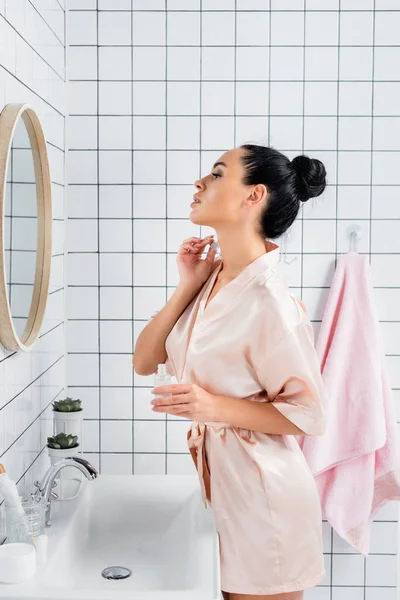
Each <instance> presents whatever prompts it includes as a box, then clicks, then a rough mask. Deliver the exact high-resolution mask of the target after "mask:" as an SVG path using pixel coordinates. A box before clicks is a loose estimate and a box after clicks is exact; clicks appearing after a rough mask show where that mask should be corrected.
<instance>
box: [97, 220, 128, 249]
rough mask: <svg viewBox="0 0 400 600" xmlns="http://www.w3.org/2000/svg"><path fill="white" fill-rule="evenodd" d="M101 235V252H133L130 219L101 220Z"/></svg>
mask: <svg viewBox="0 0 400 600" xmlns="http://www.w3.org/2000/svg"><path fill="white" fill-rule="evenodd" d="M99 235H100V252H132V221H131V220H130V219H101V220H100V221H99Z"/></svg>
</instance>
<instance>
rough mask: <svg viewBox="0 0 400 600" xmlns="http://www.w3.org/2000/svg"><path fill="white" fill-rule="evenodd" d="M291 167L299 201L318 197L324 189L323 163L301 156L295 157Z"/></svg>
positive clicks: (324, 174) (324, 173)
mask: <svg viewBox="0 0 400 600" xmlns="http://www.w3.org/2000/svg"><path fill="white" fill-rule="evenodd" d="M291 165H292V167H293V169H294V171H295V174H296V190H297V195H298V197H299V199H300V200H301V201H302V202H306V201H307V200H308V199H309V198H315V197H316V196H320V195H321V194H322V192H323V191H324V189H325V187H326V171H325V167H324V165H323V163H322V162H321V161H320V160H318V159H316V158H309V157H308V156H304V155H303V154H302V155H300V156H296V158H294V159H293V160H292V162H291Z"/></svg>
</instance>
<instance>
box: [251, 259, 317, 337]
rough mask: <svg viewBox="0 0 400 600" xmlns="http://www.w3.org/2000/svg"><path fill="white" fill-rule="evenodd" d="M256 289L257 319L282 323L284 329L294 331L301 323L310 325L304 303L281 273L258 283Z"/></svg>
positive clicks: (277, 272) (275, 273)
mask: <svg viewBox="0 0 400 600" xmlns="http://www.w3.org/2000/svg"><path fill="white" fill-rule="evenodd" d="M255 288H256V294H255V298H256V299H257V311H256V317H257V319H265V320H267V321H268V322H269V323H272V322H275V323H276V324H278V323H281V326H282V328H283V329H292V328H293V327H296V326H297V325H300V324H301V323H304V324H308V323H309V318H308V312H307V308H306V306H305V304H304V302H303V301H302V300H301V299H300V298H299V297H298V296H297V295H296V294H294V293H293V292H291V291H290V289H289V288H288V286H287V284H286V282H285V280H284V279H283V277H282V276H281V274H280V273H279V271H275V272H274V273H273V274H272V275H271V277H269V278H268V279H266V280H258V281H256V282H255Z"/></svg>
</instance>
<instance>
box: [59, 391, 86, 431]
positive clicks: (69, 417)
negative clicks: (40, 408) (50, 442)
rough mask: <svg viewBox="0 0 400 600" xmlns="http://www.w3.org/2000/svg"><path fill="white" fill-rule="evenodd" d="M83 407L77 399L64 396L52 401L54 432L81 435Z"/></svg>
mask: <svg viewBox="0 0 400 600" xmlns="http://www.w3.org/2000/svg"><path fill="white" fill-rule="evenodd" d="M82 420H83V409H82V403H81V401H80V400H79V399H74V398H68V397H67V398H64V399H63V400H56V401H55V402H53V421H54V434H55V435H57V434H58V433H66V434H68V433H70V434H74V435H79V436H81V433H82Z"/></svg>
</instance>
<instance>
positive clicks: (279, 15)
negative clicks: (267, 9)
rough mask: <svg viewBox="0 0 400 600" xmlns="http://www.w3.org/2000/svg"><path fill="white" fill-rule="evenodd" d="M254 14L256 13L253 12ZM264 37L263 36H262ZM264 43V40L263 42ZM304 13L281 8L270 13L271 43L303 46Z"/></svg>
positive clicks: (273, 44)
mask: <svg viewBox="0 0 400 600" xmlns="http://www.w3.org/2000/svg"><path fill="white" fill-rule="evenodd" d="M254 14H256V13H254ZM263 37H264V36H263ZM263 43H265V42H263ZM303 44H304V13H303V12H291V11H285V10H282V11H280V12H272V13H271V45H272V46H303Z"/></svg>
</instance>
